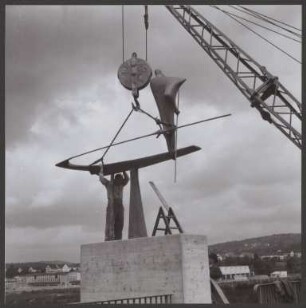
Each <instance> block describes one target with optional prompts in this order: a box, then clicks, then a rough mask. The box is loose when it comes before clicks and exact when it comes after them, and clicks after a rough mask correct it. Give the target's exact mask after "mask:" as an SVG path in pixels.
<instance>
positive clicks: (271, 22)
mask: <svg viewBox="0 0 306 308" xmlns="http://www.w3.org/2000/svg"><path fill="white" fill-rule="evenodd" d="M229 6H230V7H231V8H233V9H235V10H237V11H239V12H241V13H244V14H247V15H249V16H252V17H254V18H257V19H259V20H261V21H264V22H266V23H269V24H271V25H273V26H275V27H278V28H280V29H282V30H284V31H287V32H289V33H291V34H292V35H295V36H297V37H298V38H302V35H301V34H299V33H296V32H294V31H292V30H289V29H286V28H284V27H282V26H280V25H278V24H276V23H275V22H273V21H271V20H269V19H268V18H265V17H263V16H260V15H259V13H257V14H256V13H255V11H254V13H251V12H248V11H245V10H243V9H240V8H237V7H235V6H234V5H229ZM288 26H290V25H288ZM293 28H294V27H293ZM295 29H297V28H295ZM297 30H298V31H301V30H300V29H297Z"/></svg>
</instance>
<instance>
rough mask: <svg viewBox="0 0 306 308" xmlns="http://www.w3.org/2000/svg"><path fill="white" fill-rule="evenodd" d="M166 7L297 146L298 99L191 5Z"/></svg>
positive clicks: (241, 89)
mask: <svg viewBox="0 0 306 308" xmlns="http://www.w3.org/2000/svg"><path fill="white" fill-rule="evenodd" d="M166 8H167V9H168V10H169V12H170V13H171V14H172V15H173V16H174V17H175V18H176V20H177V21H178V22H179V23H180V24H181V25H182V26H183V27H184V28H185V29H186V30H187V31H188V32H189V34H190V35H191V36H192V37H193V38H194V39H195V41H196V42H197V43H198V44H199V45H200V46H201V47H202V48H203V49H204V51H205V52H206V53H207V54H208V55H209V56H210V57H211V58H212V59H213V60H214V62H215V63H216V64H217V65H218V66H219V67H220V68H221V69H222V71H223V72H224V73H225V74H226V76H227V77H229V79H231V80H232V82H233V83H234V84H235V85H236V86H237V88H238V89H239V90H240V91H241V93H242V94H243V95H244V96H245V97H246V98H247V99H248V100H249V101H250V102H251V107H254V108H256V109H257V110H258V111H259V112H260V114H261V116H262V118H263V119H264V120H267V121H268V122H269V123H271V124H273V125H274V126H275V127H276V128H278V129H279V130H280V131H281V132H282V133H283V134H284V135H285V136H286V137H287V138H289V140H291V141H292V142H293V143H294V144H295V145H296V146H297V147H298V148H300V149H301V148H302V134H301V122H302V111H301V109H302V107H301V103H300V102H299V101H298V100H297V99H296V98H295V97H294V96H293V95H292V94H291V93H290V92H289V91H288V90H287V89H286V88H285V87H284V86H283V85H282V84H281V83H280V82H279V81H278V78H277V77H276V76H273V75H272V74H271V73H269V72H268V70H267V69H266V68H265V67H264V66H261V65H259V64H258V63H257V62H256V61H255V60H254V59H253V58H251V57H250V56H249V55H248V54H247V53H246V52H245V51H243V50H242V49H241V48H240V47H239V46H237V45H236V44H235V43H234V42H233V41H232V40H230V39H229V38H228V37H227V36H226V35H225V34H224V33H222V32H221V31H220V30H218V29H217V28H216V27H215V26H214V25H213V24H212V23H210V22H209V21H208V20H207V19H206V18H204V17H203V16H202V15H201V14H200V13H199V12H198V11H196V10H195V9H194V8H192V7H191V6H189V5H166Z"/></svg>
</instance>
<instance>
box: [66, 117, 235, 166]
mask: <svg viewBox="0 0 306 308" xmlns="http://www.w3.org/2000/svg"><path fill="white" fill-rule="evenodd" d="M228 116H231V114H225V115H221V116H217V117H213V118H208V119H204V120H200V121H195V122H192V123H187V124H183V125H180V126H178V127H177V129H178V128H184V127H188V126H192V125H196V124H200V123H204V122H209V121H213V120H217V119H221V118H225V117H228ZM172 130H174V129H173V128H169V129H166V130H158V131H156V132H153V133H149V134H146V135H142V136H138V137H134V138H131V139H127V140H123V141H118V142H115V143H113V145H112V146H116V145H121V144H124V143H127V142H132V141H136V140H139V139H143V138H147V137H151V136H154V135H160V134H163V133H165V132H167V131H172ZM108 147H109V145H107V146H103V147H99V148H96V149H93V150H90V151H87V152H83V153H81V154H78V155H74V156H71V157H69V158H67V159H66V160H65V161H69V160H71V159H74V158H77V157H81V156H84V155H86V154H91V153H93V152H97V151H100V150H104V149H107V148H108ZM100 161H101V159H100V158H99V159H97V160H96V161H95V162H94V163H92V164H91V165H94V164H96V163H98V162H100Z"/></svg>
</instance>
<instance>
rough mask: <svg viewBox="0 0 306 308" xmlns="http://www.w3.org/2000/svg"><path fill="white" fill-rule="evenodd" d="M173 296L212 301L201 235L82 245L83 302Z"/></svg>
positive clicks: (177, 299)
mask: <svg viewBox="0 0 306 308" xmlns="http://www.w3.org/2000/svg"><path fill="white" fill-rule="evenodd" d="M164 294H172V302H173V303H211V295H210V294H211V293H210V282H209V265H208V250H207V241H206V237H205V236H203V235H188V234H177V235H166V236H159V237H150V238H148V237H147V238H136V239H129V240H124V241H110V242H104V243H96V244H87V245H82V246H81V302H93V301H103V300H105V301H106V300H114V299H123V298H131V297H144V296H154V295H164Z"/></svg>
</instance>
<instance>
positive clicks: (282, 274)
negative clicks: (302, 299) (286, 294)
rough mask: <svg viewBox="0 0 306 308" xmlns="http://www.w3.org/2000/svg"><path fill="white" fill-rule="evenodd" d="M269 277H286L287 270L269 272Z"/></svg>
mask: <svg viewBox="0 0 306 308" xmlns="http://www.w3.org/2000/svg"><path fill="white" fill-rule="evenodd" d="M270 277H271V278H286V277H287V271H275V272H273V273H271V274H270Z"/></svg>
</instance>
